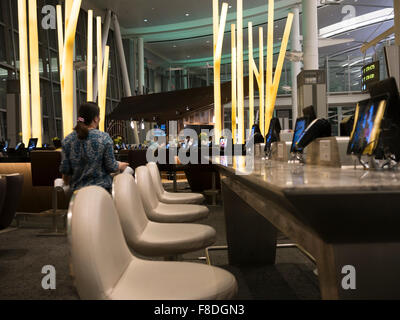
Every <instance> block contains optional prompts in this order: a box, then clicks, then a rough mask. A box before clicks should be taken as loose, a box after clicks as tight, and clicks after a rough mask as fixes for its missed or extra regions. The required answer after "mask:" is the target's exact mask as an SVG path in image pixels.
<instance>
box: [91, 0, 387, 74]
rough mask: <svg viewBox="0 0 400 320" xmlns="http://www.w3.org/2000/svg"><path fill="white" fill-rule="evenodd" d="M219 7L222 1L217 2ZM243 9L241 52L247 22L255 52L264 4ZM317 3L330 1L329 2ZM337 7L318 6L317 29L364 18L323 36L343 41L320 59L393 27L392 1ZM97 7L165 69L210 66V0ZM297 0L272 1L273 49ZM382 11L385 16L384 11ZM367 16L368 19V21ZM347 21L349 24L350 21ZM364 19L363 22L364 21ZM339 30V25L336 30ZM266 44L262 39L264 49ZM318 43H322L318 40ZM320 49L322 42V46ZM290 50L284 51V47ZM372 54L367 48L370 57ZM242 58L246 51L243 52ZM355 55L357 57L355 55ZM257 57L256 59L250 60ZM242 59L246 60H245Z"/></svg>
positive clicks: (350, 1)
mask: <svg viewBox="0 0 400 320" xmlns="http://www.w3.org/2000/svg"><path fill="white" fill-rule="evenodd" d="M220 2H221V3H222V2H223V1H222V0H221V1H220ZM225 2H228V3H229V6H230V8H229V10H228V19H227V20H228V21H227V27H226V32H225V38H224V50H223V62H224V58H225V62H228V61H229V60H230V47H231V46H230V39H231V33H230V25H231V23H235V22H236V1H235V0H226V1H225ZM243 2H244V3H243V6H244V23H243V25H244V26H245V28H246V30H244V48H245V50H246V47H247V34H248V31H247V22H248V21H252V22H253V25H254V30H253V32H254V35H253V38H254V42H255V46H254V47H255V49H256V48H258V45H257V44H258V27H259V26H261V27H263V28H264V34H266V23H267V3H268V1H267V0H245V1H243ZM322 2H323V3H326V2H332V1H329V0H325V1H322ZM336 2H339V4H331V5H324V4H321V5H320V7H319V9H318V23H319V29H320V30H324V28H327V27H328V28H329V27H331V26H334V28H335V27H336V25H337V24H338V23H341V22H342V21H344V20H346V19H350V20H347V21H349V22H352V21H355V20H354V19H357V21H358V20H359V19H361V20H362V19H363V18H364V17H365V18H368V17H369V19H367V20H368V21H364V23H361V24H358V25H357V24H355V28H354V29H352V30H347V31H345V32H342V33H339V34H334V35H329V37H328V38H330V39H343V38H345V39H347V40H346V41H344V43H342V44H335V45H329V46H325V47H323V48H320V55H321V57H322V58H324V57H325V56H332V55H338V54H340V53H341V52H346V51H349V50H351V49H353V48H357V49H358V48H359V47H360V46H361V45H362V44H363V43H365V42H367V41H370V40H372V39H373V38H374V37H376V36H377V35H379V34H380V33H382V32H383V31H385V30H387V29H389V28H390V27H392V26H393V19H392V18H391V15H390V14H393V0H343V1H336ZM96 5H97V6H98V7H100V8H104V9H111V10H112V11H114V12H115V13H116V14H117V15H118V18H119V21H120V24H121V29H122V33H123V37H124V38H138V37H143V38H144V41H145V48H146V49H147V50H148V51H150V52H151V53H153V54H154V55H155V56H157V57H158V58H159V59H160V61H161V62H158V63H159V64H160V63H162V64H164V65H165V66H168V65H169V66H174V67H176V66H182V67H205V66H207V64H208V65H212V45H213V44H212V41H213V37H212V0H168V1H165V0H134V1H132V0H96ZM296 5H300V12H301V0H276V1H275V7H276V10H275V35H274V38H275V39H274V41H275V44H276V50H278V49H279V47H280V39H281V37H282V35H283V31H284V27H285V23H286V16H287V14H288V12H290V10H291V8H293V6H296ZM384 10H386V11H384ZM368 14H369V16H368ZM375 14H376V15H381V18H380V19H378V20H377V19H375V20H376V21H375V20H374V19H370V17H371V15H372V16H374V15H375ZM351 19H353V20H351ZM364 20H365V19H364ZM337 26H340V25H337ZM265 43H266V41H265V40H264V44H265ZM321 43H322V41H321ZM324 45H326V43H325V44H324ZM289 49H290V46H289ZM373 51H374V49H373V48H372V49H370V50H369V52H368V54H369V55H371V54H372V53H373ZM245 54H246V52H245ZM356 55H358V56H359V55H360V52H358V51H357V52H356ZM256 57H257V55H256ZM245 59H246V57H245Z"/></svg>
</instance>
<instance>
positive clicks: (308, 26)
mask: <svg viewBox="0 0 400 320" xmlns="http://www.w3.org/2000/svg"><path fill="white" fill-rule="evenodd" d="M302 3H303V49H304V70H318V69H319V63H318V60H319V54H318V7H317V5H318V1H317V0H302Z"/></svg>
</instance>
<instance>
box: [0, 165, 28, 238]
mask: <svg viewBox="0 0 400 320" xmlns="http://www.w3.org/2000/svg"><path fill="white" fill-rule="evenodd" d="M1 180H5V181H6V182H5V187H4V190H5V192H4V202H3V206H2V207H1V211H0V230H3V229H7V228H8V227H9V226H10V225H11V222H12V221H13V219H14V217H15V214H16V211H17V208H18V205H19V202H20V200H21V195H22V187H23V184H24V176H23V175H22V174H19V173H16V174H10V175H4V176H3V179H1ZM0 189H1V186H0ZM0 203H1V199H0Z"/></svg>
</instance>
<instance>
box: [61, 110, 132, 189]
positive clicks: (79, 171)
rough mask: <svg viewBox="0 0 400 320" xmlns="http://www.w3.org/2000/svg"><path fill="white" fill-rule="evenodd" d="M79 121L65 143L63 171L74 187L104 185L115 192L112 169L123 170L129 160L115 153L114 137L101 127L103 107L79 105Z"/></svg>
mask: <svg viewBox="0 0 400 320" xmlns="http://www.w3.org/2000/svg"><path fill="white" fill-rule="evenodd" d="M78 114H79V117H78V123H77V125H76V127H75V129H74V131H73V132H72V133H71V134H70V135H68V136H67V137H66V138H65V139H64V141H63V145H62V161H61V166H60V172H61V173H62V174H63V179H64V182H65V184H67V185H68V184H69V185H70V187H71V189H72V191H75V190H78V189H81V188H83V187H87V186H92V185H95V186H100V187H103V188H104V189H106V190H107V191H109V192H111V188H112V177H111V175H110V174H111V173H115V172H118V171H119V170H121V171H123V170H125V169H126V167H127V166H128V163H124V162H118V161H116V160H115V157H114V144H113V141H112V139H111V137H110V136H109V135H108V134H107V133H104V132H101V131H99V130H98V126H99V122H100V108H99V107H98V106H97V105H96V104H95V103H92V102H88V103H85V104H83V105H81V106H80V108H79V112H78Z"/></svg>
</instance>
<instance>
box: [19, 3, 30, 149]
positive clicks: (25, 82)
mask: <svg viewBox="0 0 400 320" xmlns="http://www.w3.org/2000/svg"><path fill="white" fill-rule="evenodd" d="M26 20H27V19H26V2H25V0H18V29H19V61H20V65H19V71H20V74H19V78H20V86H21V125H22V142H23V143H25V145H26V146H27V145H28V142H29V139H30V138H31V108H30V96H29V66H28V33H27V24H26V22H27V21H26Z"/></svg>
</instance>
